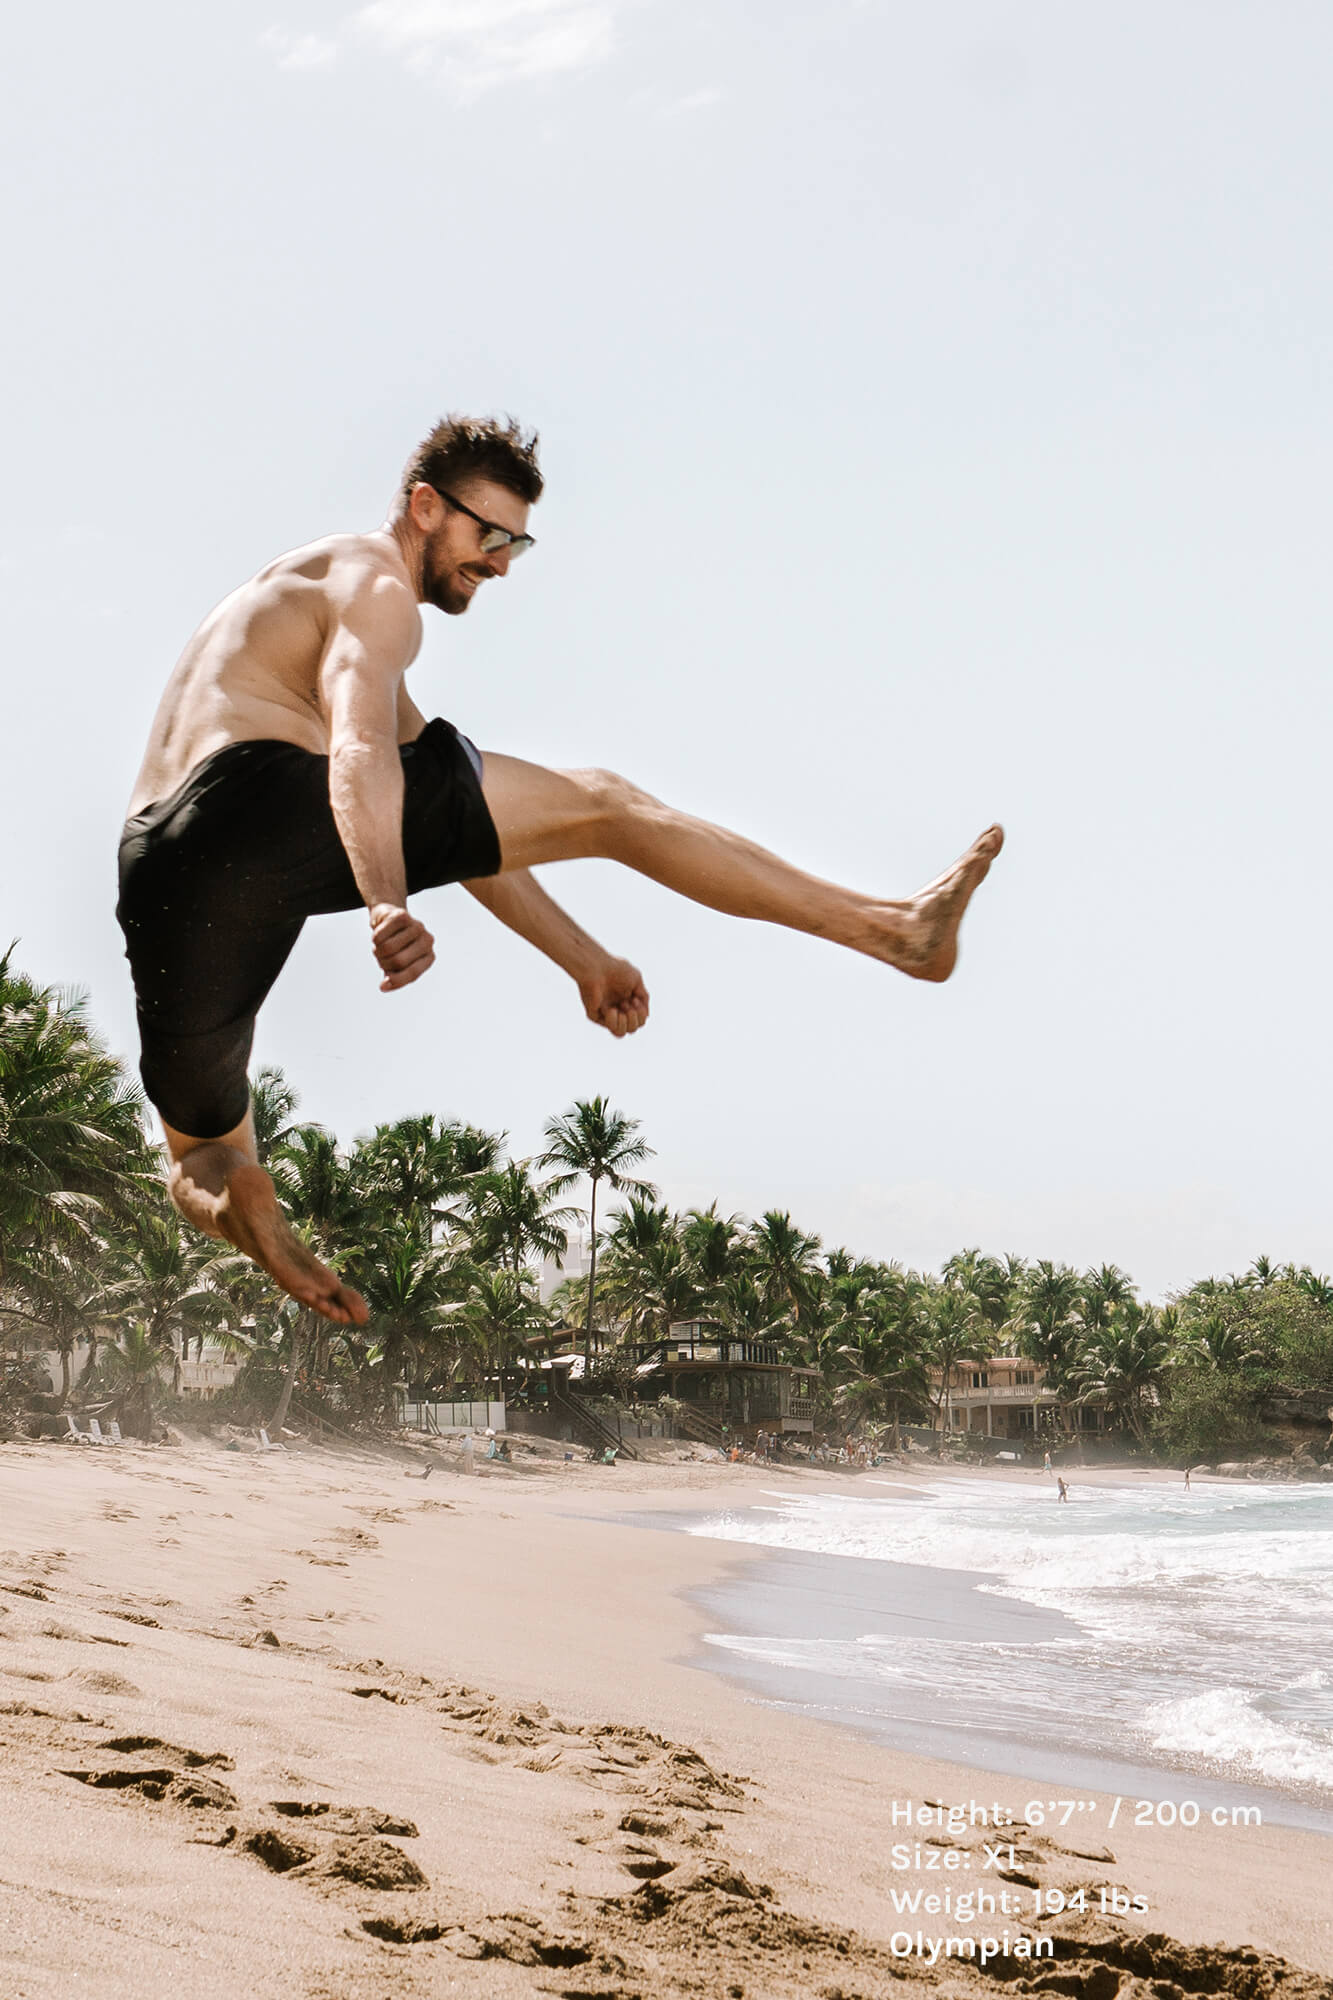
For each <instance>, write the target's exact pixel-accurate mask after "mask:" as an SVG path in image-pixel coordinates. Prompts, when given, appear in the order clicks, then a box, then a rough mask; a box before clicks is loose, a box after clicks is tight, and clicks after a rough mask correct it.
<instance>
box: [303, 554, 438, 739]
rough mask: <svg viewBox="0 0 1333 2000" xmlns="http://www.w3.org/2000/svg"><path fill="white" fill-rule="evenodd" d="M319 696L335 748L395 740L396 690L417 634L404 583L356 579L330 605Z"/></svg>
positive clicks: (378, 574) (367, 576)
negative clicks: (330, 611) (330, 610)
mask: <svg viewBox="0 0 1333 2000" xmlns="http://www.w3.org/2000/svg"><path fill="white" fill-rule="evenodd" d="M332 614H333V615H332V621H331V624H330V628H329V636H328V639H327V641H326V643H325V647H324V656H323V658H322V659H321V661H320V666H319V679H318V697H319V705H320V709H321V710H322V712H323V715H324V719H325V722H326V723H327V725H328V731H329V749H330V752H333V751H335V750H337V749H339V748H340V747H343V746H345V745H346V744H348V743H386V742H387V743H391V744H396V743H397V741H398V690H399V688H400V686H401V684H402V678H403V674H404V673H405V671H406V669H407V667H408V666H409V664H410V663H411V661H412V659H413V657H414V655H415V653H416V650H417V646H418V643H419V641H420V637H421V616H420V613H419V612H418V610H417V606H416V600H415V598H414V597H413V596H412V593H411V592H410V591H409V590H408V589H407V587H406V585H404V584H402V583H400V582H399V581H398V580H397V578H396V577H391V576H386V575H384V574H383V572H382V571H370V572H366V573H363V574H362V575H361V576H359V577H357V578H355V579H354V580H353V581H352V582H351V583H350V585H349V587H348V589H347V590H346V592H345V593H342V594H340V595H338V596H335V597H334V599H333V604H332Z"/></svg>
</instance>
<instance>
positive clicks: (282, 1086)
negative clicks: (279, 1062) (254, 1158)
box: [250, 1063, 299, 1167]
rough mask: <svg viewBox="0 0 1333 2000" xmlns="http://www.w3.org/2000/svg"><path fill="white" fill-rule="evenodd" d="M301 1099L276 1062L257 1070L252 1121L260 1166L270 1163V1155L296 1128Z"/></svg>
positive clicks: (252, 1090) (254, 1079)
mask: <svg viewBox="0 0 1333 2000" xmlns="http://www.w3.org/2000/svg"><path fill="white" fill-rule="evenodd" d="M298 1101H299V1100H298V1098H297V1095H296V1092H295V1090H294V1089H293V1088H292V1086H291V1084H290V1083H288V1081H287V1078H286V1077H285V1076H284V1074H283V1072H282V1071H281V1070H280V1069H279V1068H277V1066H276V1065H275V1064H273V1063H265V1064H264V1066H263V1067H262V1069H259V1070H256V1072H255V1075H254V1077H253V1078H252V1080H251V1083H250V1122H251V1124H252V1126H253V1127H254V1134H255V1151H256V1153H257V1154H258V1155H259V1164H260V1166H261V1167H266V1166H267V1165H268V1163H269V1159H270V1156H271V1155H272V1154H273V1153H274V1152H275V1151H276V1149H277V1148H278V1147H279V1146H280V1145H281V1144H282V1142H283V1140H284V1139H286V1138H287V1137H288V1136H289V1134H290V1133H292V1132H293V1131H294V1130H295V1125H294V1122H293V1121H294V1119H295V1115H296V1107H297V1103H298Z"/></svg>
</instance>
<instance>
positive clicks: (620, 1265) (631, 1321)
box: [602, 1199, 700, 1340]
mask: <svg viewBox="0 0 1333 2000" xmlns="http://www.w3.org/2000/svg"><path fill="white" fill-rule="evenodd" d="M602 1271H603V1276H604V1291H603V1296H604V1298H605V1299H606V1301H607V1303H608V1305H610V1306H611V1308H612V1310H613V1311H615V1312H616V1313H618V1314H619V1315H620V1317H621V1319H622V1320H623V1323H624V1327H625V1331H626V1333H627V1334H637V1335H638V1337H639V1338H640V1339H641V1340H642V1339H653V1338H657V1339H661V1338H663V1337H664V1336H665V1335H666V1333H667V1332H668V1331H669V1329H670V1328H671V1326H672V1325H673V1324H674V1323H675V1322H676V1321H677V1320H690V1319H696V1318H698V1317H699V1313H700V1295H699V1287H698V1281H697V1278H696V1275H695V1268H694V1265H693V1263H692V1262H691V1260H690V1258H689V1257H688V1256H687V1255H686V1251H685V1244H684V1241H683V1237H682V1231H681V1229H680V1226H679V1224H678V1222H677V1219H676V1217H675V1216H674V1215H672V1213H671V1211H670V1209H668V1208H667V1207H666V1206H665V1204H664V1203H660V1202H653V1201H647V1200H643V1199H636V1200H631V1201H630V1203H629V1204H628V1206H627V1207H625V1208H623V1209H621V1211H620V1213H619V1214H618V1215H617V1217H616V1219H615V1222H614V1224H613V1225H612V1227H611V1230H610V1232H609V1234H608V1238H607V1246H606V1253H605V1256H604V1257H603V1260H602Z"/></svg>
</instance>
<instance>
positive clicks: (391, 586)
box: [117, 417, 1004, 1324]
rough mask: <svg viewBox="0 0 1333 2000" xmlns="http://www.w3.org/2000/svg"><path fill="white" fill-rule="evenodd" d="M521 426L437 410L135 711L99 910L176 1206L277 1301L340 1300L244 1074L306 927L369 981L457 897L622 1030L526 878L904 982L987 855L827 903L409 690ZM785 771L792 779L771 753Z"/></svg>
mask: <svg viewBox="0 0 1333 2000" xmlns="http://www.w3.org/2000/svg"><path fill="white" fill-rule="evenodd" d="M536 443H537V440H536V437H535V435H534V434H528V433H525V432H524V431H523V430H521V429H520V427H519V426H518V425H516V424H514V423H513V422H504V423H501V422H496V421H491V420H486V421H479V420H475V419H471V418H466V417H448V418H445V419H444V420H442V421H441V422H440V423H438V424H437V425H436V426H435V428H434V429H433V430H432V431H431V432H430V434H429V436H428V437H426V438H425V439H424V440H423V442H422V443H421V444H420V445H419V446H418V448H417V450H416V451H415V452H414V453H413V454H412V457H411V458H410V460H409V461H408V464H407V467H406V470H405V472H404V474H403V478H402V481H401V483H400V486H399V489H398V492H397V495H396V497H395V499H394V502H393V505H392V508H391V509H390V513H389V517H388V519H387V520H386V521H385V522H384V524H383V526H382V527H379V528H375V529H372V530H371V531H370V532H369V533H365V534H334V535H330V536H327V537H326V538H325V539H323V540H321V541H316V542H312V543H311V544H309V545H308V546H307V547H305V548H300V549H296V550H294V551H293V552H292V553H290V554H288V555H283V556H279V557H278V558H277V559H276V561H274V562H271V563H269V564H268V565H267V566H266V567H265V568H264V569H262V570H260V571H259V573H258V574H257V575H256V576H254V577H253V578H251V580H250V581H249V582H248V583H244V584H242V585H241V586H240V588H239V589H237V590H235V591H233V592H232V594H231V595H230V596H229V597H227V598H224V599H223V601H222V603H221V604H220V605H218V606H217V607H216V609H214V610H213V611H211V612H210V613H209V615H208V616H207V618H205V620H204V622H203V624H202V625H200V627H199V628H198V630H197V631H196V632H195V634H194V636H193V637H192V638H191V639H190V641H189V643H188V644H187V646H186V648H185V651H184V653H183V654H182V656H181V659H180V661H179V662H178V664H177V666H176V669H175V671H174V673H173V674H172V676H171V679H170V681H169V683H168V686H167V689H166V692H165V694H164V696H163V698H162V702H161V706H160V707H159V709H158V713H157V717H156V720H155V722H154V724H153V727H152V731H151V735H150V738H149V743H148V750H147V754H146V756H145V758H144V762H143V767H142V769H141V771H140V773H139V778H138V781H137V783H136V785H135V787H134V793H133V796H132V798H131V800H130V807H129V818H128V821H127V822H126V826H125V830H124V833H123V835H122V839H121V844H120V899H119V903H118V906H117V916H118V917H119V920H120V923H121V927H122V929H123V931H124V933H125V942H126V952H127V956H128V958H129V961H130V968H131V971H132V973H133V977H134V985H135V995H136V1001H137V1011H138V1022H139V1034H140V1041H141V1048H142V1055H141V1062H140V1074H141V1076H142V1079H143V1084H144V1089H145V1091H146V1093H147V1095H148V1097H149V1099H150V1100H151V1102H152V1103H153V1104H154V1105H155V1106H156V1108H157V1110H158V1112H159V1114H160V1116H161V1119H162V1123H163V1128H164V1131H165V1134H166V1142H167V1148H168V1151H169V1154H170V1168H169V1186H170V1191H171V1196H172V1199H173V1200H174V1202H175V1203H176V1206H177V1208H179V1210H180V1211H181V1213H182V1214H183V1215H184V1216H185V1217H186V1218H187V1219H188V1220H189V1221H190V1222H192V1223H193V1224H195V1226H196V1227H197V1228H199V1229H201V1230H202V1231H203V1232H204V1233H205V1234H206V1235H208V1236H213V1237H222V1238H225V1239H226V1240H227V1241H228V1242H229V1243H232V1244H234V1245H235V1246H236V1248H237V1249H238V1250H241V1251H243V1252H244V1253H245V1254H246V1255H247V1256H249V1257H251V1258H253V1260H254V1261H255V1262H256V1263H257V1264H260V1265H262V1266H263V1268H264V1269H265V1270H266V1271H267V1272H268V1273H269V1274H270V1276H271V1277H272V1278H273V1279H274V1280H275V1281H276V1282H277V1283H278V1284H279V1285H280V1286H281V1287H282V1289H283V1290H284V1291H286V1292H288V1293H290V1295H291V1296H292V1297H293V1298H295V1299H298V1300H299V1301H300V1302H301V1303H302V1304H303V1305H306V1306H309V1307H311V1308H312V1309H313V1310H314V1311H315V1312H318V1313H322V1314H323V1315H324V1317H325V1318H327V1319H330V1320H334V1321H338V1322H341V1323H343V1324H347V1323H349V1322H350V1323H356V1324H361V1323H363V1322H364V1321H365V1319H366V1317H367V1310H366V1306H365V1302H364V1301H363V1299H362V1298H361V1296H360V1294H359V1293H358V1292H356V1291H354V1290H353V1289H352V1288H351V1287H350V1286H349V1285H344V1284H342V1283H341V1282H340V1281H339V1279H338V1278H337V1277H336V1275H335V1274H334V1273H333V1272H332V1271H330V1270H329V1269H327V1268H326V1266H325V1265H323V1264H322V1263H320V1261H319V1260H318V1259H317V1258H316V1257H315V1256H314V1255H313V1254H312V1253H311V1252H310V1251H309V1250H308V1249H307V1248H306V1247H305V1245H304V1244H302V1243H301V1242H300V1241H299V1240H298V1239H297V1237H296V1236H295V1235H294V1234H293V1233H292V1230H291V1229H290V1227H289V1225H288V1223H287V1220H286V1218H285V1216H284V1215H283V1213H282V1210H281V1209H280V1207H279V1205H278V1201H277V1196H276V1194H275V1192H274V1188H273V1183H272V1181H271V1180H270V1178H269V1176H268V1175H267V1174H266V1173H265V1172H264V1170H263V1169H262V1167H261V1166H260V1164H259V1160H258V1155H257V1153H256V1149H255V1134H254V1127H253V1124H252V1121H251V1117H250V1111H249V1087H248V1083H247V1077H246V1072H247V1066H248V1062H249V1057H250V1049H251V1044H252V1040H253V1036H254V1028H255V1019H256V1016H257V1014H258V1011H259V1008H260V1006H261V1004H262V1002H263V1001H264V999H265V997H266V995H267V994H268V992H269V990H270V988H271V987H272V985H273V983H274V981H275V980H276V978H277V977H278V974H279V973H280V972H281V970H282V967H283V965H284V964H285V962H286V960H287V958H288V956H289V955H290V953H291V951H292V949H293V947H294V946H295V944H296V940H297V938H298V937H299V935H300V932H301V928H302V925H303V924H304V923H305V920H306V918H307V917H311V916H316V915H319V914H321V913H325V912H329V911H335V910H351V909H357V908H364V909H365V910H366V912H367V914H368V918H369V925H370V948H371V952H372V953H373V955H374V958H375V961H376V963H377V965H378V967H379V971H380V974H381V978H380V990H381V991H382V992H384V993H394V992H396V991H398V990H399V989H401V988H402V987H404V986H408V985H410V984H411V983H412V982H413V981H414V980H417V979H420V978H421V977H422V975H423V974H424V973H426V972H428V971H429V970H430V968H431V966H432V965H433V964H434V962H435V941H434V938H433V937H432V935H431V933H430V932H429V930H427V928H426V926H425V924H424V923H423V922H422V920H421V918H420V917H418V916H417V915H416V914H415V913H414V911H413V910H412V909H411V907H410V899H412V898H413V897H415V896H417V895H419V894H420V893H421V892H422V891H423V890H425V889H429V888H435V887H438V886H440V885H442V884H444V883H450V882H461V883H462V884H463V886H464V887H465V888H467V889H468V890H469V892H470V893H471V894H472V895H473V896H475V897H476V899H477V901H478V902H479V903H481V904H482V906H483V907H484V908H485V909H487V910H489V911H490V912H491V913H492V915H494V916H496V917H498V918H499V920H500V921H501V922H502V923H504V924H507V925H508V926H509V928H510V929H511V930H514V931H516V932H517V933H518V934H519V936H520V937H522V938H525V939H526V940H527V941H528V942H529V943H530V944H532V945H534V946H535V947H536V949H537V950H538V951H541V952H544V953H545V954H546V956H547V957H548V958H551V959H553V960H554V961H555V963H556V964H557V965H559V966H561V967H562V968H563V969H564V970H565V971H566V972H568V973H569V975H570V977H571V978H572V979H573V981H574V983H575V985H576V986H577V988H578V993H579V998H580V1001H581V1003H582V1006H583V1010H584V1012H585V1014H586V1015H587V1016H588V1018H589V1020H591V1021H593V1022H595V1023H597V1024H598V1025H599V1026H601V1027H603V1028H606V1029H608V1030H609V1032H610V1033H611V1034H612V1035H615V1036H622V1035H629V1034H634V1033H635V1032H637V1030H638V1029H640V1028H641V1027H642V1026H643V1024H644V1022H645V1021H646V1020H647V1018H648V992H647V989H646V987H645V985H644V981H643V976H642V974H641V973H640V971H639V970H638V967H637V966H634V965H632V964H630V962H629V961H628V960H627V959H624V958H619V957H617V956H616V955H615V954H614V953H613V952H610V951H608V950H606V949H605V948H604V947H603V946H602V945H600V944H598V943H596V942H595V941H594V940H593V939H592V938H591V937H589V936H588V934H587V933H586V932H585V931H583V930H581V929H580V928H579V926H578V925H577V924H576V923H575V922H574V920H573V919H572V918H571V917H569V916H568V915H566V913H565V912H564V911H563V910H562V909H561V908H560V907H559V906H558V905H557V904H556V903H554V902H553V901H552V900H551V898H550V897H549V896H548V895H547V894H546V892H545V891H544V890H543V889H541V888H539V887H538V885H537V882H536V880H535V879H534V877H533V875H532V874H531V873H530V870H531V869H532V868H534V867H537V866H540V865H542V864H544V863H546V862H551V861H569V860H574V859H577V858H582V857H589V856H600V857H603V858H607V859H611V860H615V861H620V862H623V863H624V864H625V866H626V867H629V868H633V869H636V870H638V872H639V873H641V874H644V875H648V876H650V877H652V879H653V880H654V881H657V882H661V883H663V884H664V885H665V886H666V887H667V888H669V889H674V890H675V891H676V892H677V893H678V894H680V895H682V896H686V897H689V898H691V899H692V900H693V901H695V902H698V903H703V904H706V905H707V906H708V907H709V908H711V909H715V910H721V911H723V912H725V913H727V914H729V915H731V916H737V917H749V918H754V919H758V920H762V921H764V922H767V923H774V924H782V925H785V926H786V927H787V928H788V929H791V930H797V931H805V932H808V933H810V934H812V935H814V936H818V937H826V938H829V939H830V940H831V941H832V942H834V943H836V944H841V945H845V946H846V947H848V948H849V949H850V950H853V951H858V952H862V953H864V954H866V955H867V956H869V957H871V958H877V959H880V960H881V961H882V962H883V963H884V964H886V965H891V966H894V967H896V968H897V969H898V970H899V971H900V972H905V973H907V974H908V975H909V976H910V977H911V978H914V979H923V980H932V981H939V980H944V979H947V978H948V977H949V975H950V973H951V972H952V971H953V967H954V961H955V959H956V958H957V955H958V928H959V925H960V923H961V921H962V917H963V913H964V911H965V910H966V908H967V905H968V903H969V902H970V900H971V898H972V895H973V892H974V891H975V889H976V888H977V886H978V884H979V883H980V882H981V881H982V879H983V877H984V876H985V875H986V873H987V871H988V869H989V868H990V865H991V863H992V861H993V860H994V859H995V856H996V855H997V854H998V853H999V851H1000V847H1001V844H1002V841H1003V838H1004V836H1003V834H1002V832H1001V830H1000V828H999V827H991V828H989V829H988V830H987V831H986V832H985V833H983V834H982V835H981V836H980V838H979V839H978V840H976V841H975V842H974V843H973V845H972V846H971V847H970V848H969V849H968V850H967V852H966V854H964V855H963V856H962V858H961V859H960V860H959V861H957V862H956V863H955V864H954V865H953V867H952V868H950V869H948V870H947V871H946V872H945V873H944V874H943V875H941V876H939V877H938V878H937V880H935V881H934V882H931V883H930V884H928V886H927V887H926V888H924V889H922V890H920V891H918V893H917V894H916V895H914V896H910V897H908V898H906V899H904V900H893V899H889V898H886V897H883V896H877V895H867V894H863V893H860V892H858V891H856V890H852V889H845V888H839V887H837V886H836V885H835V884H833V883H830V882H824V881H820V880H819V879H817V878H816V877H815V876H812V875H807V874H804V873H803V872H802V871H801V870H799V869H797V868H793V867H791V866H789V865H788V864H787V863H786V862H784V861H781V860H779V859H778V858H777V856H776V855H773V854H769V853H767V852H765V850H764V849H763V848H760V847H756V846H755V845H754V844H753V843H752V842H750V841H748V840H745V839H742V838H741V837H740V836H739V835H737V834H734V833H729V832H727V831H726V830H725V829H724V828H722V827H718V826H712V825H709V824H707V823H706V822H704V821H702V820H697V819H692V818H690V817H688V816H687V815H686V814H684V813H680V812H676V811H674V810H673V809H672V808H671V807H669V806H666V805H663V804H662V803H661V801H660V800H658V799H655V798H651V797H650V796H649V795H648V794H647V793H646V792H643V791H641V790H640V789H639V788H638V787H637V786H636V785H634V784H633V783H631V782H630V781H629V780H628V779H627V778H624V777H621V776H619V775H617V774H616V773H614V772H610V771H601V770H582V771H555V770H547V769H545V768H543V767H542V766H540V765H537V764H529V763H525V762H523V761H522V760H521V759H519V758H517V757H508V756H502V755H499V754H497V753H494V752H489V751H488V752H486V753H485V755H483V754H482V753H481V752H480V751H479V750H478V749H477V748H476V746H475V745H474V744H473V743H472V742H470V741H469V739H468V738H467V737H466V736H464V735H463V734H461V732H460V731H459V730H457V729H456V728H454V726H453V725H452V724H451V723H448V722H444V721H441V720H438V719H437V720H435V721H433V722H427V721H426V719H425V717H424V716H423V715H422V713H421V711H420V710H419V709H418V708H417V706H416V704H415V703H414V702H413V700H412V698H411V696H410V695H409V694H408V692H407V686H406V674H407V670H408V668H409V667H410V666H411V664H412V662H413V660H414V659H415V657H416V654H417V651H418V648H419V647H420V644H421V636H422V624H421V612H420V607H421V606H422V605H423V604H429V605H433V606H434V607H435V608H436V609H437V610H440V611H443V612H444V613H446V615H448V616H451V617H458V616H461V615H462V614H463V613H464V612H466V611H467V609H468V608H469V606H470V605H471V603H472V601H473V599H474V597H475V596H476V594H477V592H478V590H479V589H480V588H481V586H482V585H483V584H484V583H487V582H489V581H491V580H492V579H494V578H498V577H503V576H506V575H508V572H509V567H510V565H511V563H513V562H514V561H516V560H517V558H518V557H519V556H521V555H523V554H524V553H525V552H526V551H527V550H528V549H530V548H531V547H532V546H533V538H532V536H531V535H530V534H529V533H528V514H529V509H530V508H531V507H532V506H533V505H534V504H535V503H536V501H537V500H538V499H539V498H540V496H541V493H542V486H543V479H542V474H541V471H540V469H539V466H538V462H537V453H536ZM792 776H793V781H794V782H806V779H805V775H804V773H803V772H802V769H801V764H800V757H799V750H796V749H795V748H794V755H793V773H792Z"/></svg>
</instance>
